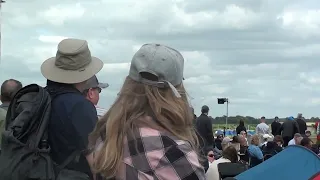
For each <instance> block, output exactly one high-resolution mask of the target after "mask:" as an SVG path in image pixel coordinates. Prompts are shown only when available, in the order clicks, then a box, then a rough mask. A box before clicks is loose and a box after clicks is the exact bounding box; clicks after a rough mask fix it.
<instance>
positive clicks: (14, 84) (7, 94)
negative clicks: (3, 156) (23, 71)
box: [0, 79, 22, 145]
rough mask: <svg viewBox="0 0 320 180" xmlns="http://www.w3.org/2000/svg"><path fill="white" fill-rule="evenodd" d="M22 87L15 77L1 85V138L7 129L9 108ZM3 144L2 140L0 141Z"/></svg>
mask: <svg viewBox="0 0 320 180" xmlns="http://www.w3.org/2000/svg"><path fill="white" fill-rule="evenodd" d="M21 88H22V83H21V82H20V81H18V80H15V79H8V80H5V81H4V82H3V83H2V85H1V95H0V100H1V103H2V104H1V105H0V140H1V137H2V132H3V131H4V129H5V120H6V115H7V110H8V108H9V105H10V102H11V100H12V99H13V97H14V95H15V94H16V93H17V92H18V91H19V90H20V89H21ZM0 145H1V141H0Z"/></svg>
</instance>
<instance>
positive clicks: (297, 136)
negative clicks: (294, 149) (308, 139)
mask: <svg viewBox="0 0 320 180" xmlns="http://www.w3.org/2000/svg"><path fill="white" fill-rule="evenodd" d="M301 139H302V135H301V134H300V133H295V134H294V136H293V139H291V140H290V141H289V143H288V146H290V145H298V143H297V142H298V141H299V140H300V141H301Z"/></svg>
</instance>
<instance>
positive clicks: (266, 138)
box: [260, 134, 272, 149]
mask: <svg viewBox="0 0 320 180" xmlns="http://www.w3.org/2000/svg"><path fill="white" fill-rule="evenodd" d="M271 138H272V136H270V135H269V134H264V135H262V143H261V145H260V147H261V149H263V148H264V147H265V146H266V145H267V143H268V141H270V140H271Z"/></svg>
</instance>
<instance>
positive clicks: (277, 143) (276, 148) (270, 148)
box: [262, 135, 283, 160]
mask: <svg viewBox="0 0 320 180" xmlns="http://www.w3.org/2000/svg"><path fill="white" fill-rule="evenodd" d="M282 145H283V139H282V137H281V136H280V135H277V136H275V137H274V139H273V141H269V142H268V143H267V145H266V146H265V147H264V148H263V149H262V152H263V155H264V160H266V159H269V158H270V157H272V156H274V155H276V154H278V153H279V152H281V151H282Z"/></svg>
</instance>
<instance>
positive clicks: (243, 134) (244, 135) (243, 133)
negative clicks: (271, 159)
mask: <svg viewBox="0 0 320 180" xmlns="http://www.w3.org/2000/svg"><path fill="white" fill-rule="evenodd" d="M240 135H242V136H243V137H244V138H245V140H246V142H247V144H248V138H247V132H245V131H241V132H240Z"/></svg>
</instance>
